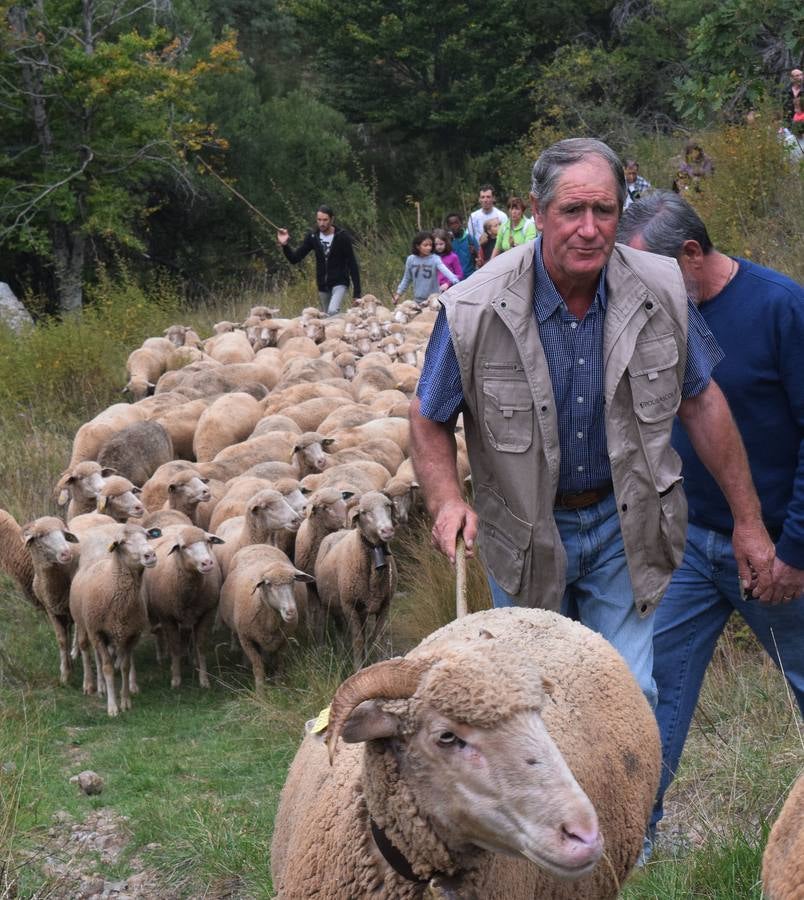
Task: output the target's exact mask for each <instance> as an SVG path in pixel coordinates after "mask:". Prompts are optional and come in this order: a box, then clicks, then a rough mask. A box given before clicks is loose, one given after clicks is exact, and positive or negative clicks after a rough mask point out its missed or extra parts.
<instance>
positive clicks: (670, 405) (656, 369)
mask: <svg viewBox="0 0 804 900" xmlns="http://www.w3.org/2000/svg"><path fill="white" fill-rule="evenodd" d="M677 364H678V347H677V345H676V340H675V337H674V336H673V335H672V334H663V335H659V336H658V337H652V338H647V339H645V340H641V341H637V342H636V346H635V347H634V354H633V356H632V357H631V361H630V362H629V363H628V375H629V378H630V382H631V395H632V397H633V401H634V412H635V413H636V414H637V416H638V417H639V418H640V419H641V420H642V421H643V422H660V421H661V420H662V419H667V418H668V417H670V416H673V415H675V413H676V411H677V410H678V406H679V403H680V402H681V385H680V384H679V383H678V377H677V375H676V365H677Z"/></svg>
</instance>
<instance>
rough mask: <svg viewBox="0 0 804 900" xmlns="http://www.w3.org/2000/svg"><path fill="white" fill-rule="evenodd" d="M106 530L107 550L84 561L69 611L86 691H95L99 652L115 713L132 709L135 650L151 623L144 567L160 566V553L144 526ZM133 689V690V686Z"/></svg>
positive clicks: (108, 704) (108, 708) (108, 698)
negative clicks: (117, 682) (143, 593)
mask: <svg viewBox="0 0 804 900" xmlns="http://www.w3.org/2000/svg"><path fill="white" fill-rule="evenodd" d="M97 531H99V532H103V533H104V537H105V539H106V552H105V554H104V555H103V556H101V557H100V558H98V559H95V560H94V561H93V562H87V561H84V562H82V564H81V565H79V567H78V571H77V572H76V574H75V577H74V578H73V581H72V585H71V586H70V614H71V615H72V617H73V621H74V622H75V633H76V643H77V645H78V649H79V650H80V651H81V660H82V662H83V666H84V693H85V694H92V693H94V691H95V684H94V683H93V679H92V663H91V661H90V657H89V649H90V647H92V649H93V650H94V651H95V658H96V662H97V665H98V685H99V688H100V682H101V675H102V676H103V683H104V686H105V689H106V711H107V713H108V714H109V715H110V716H116V715H117V714H118V713H119V712H120V710H121V709H124V710H125V709H131V696H130V695H131V693H136V689H135V685H136V682H134V685H132V683H131V680H130V675H131V663H132V651H133V649H134V645H135V644H136V643H137V641H138V640H139V637H140V635H141V634H142V632H143V631H144V630H145V628H146V627H147V625H148V617H147V615H146V613H145V605H144V604H143V602H142V598H141V597H140V587H141V583H142V573H143V569H144V568H149V567H151V566H155V565H156V554H155V553H154V551H153V548H152V547H151V546H150V544H149V543H148V541H149V538H151V537H158V536H159V530H158V529H156V530H154V531H152V532H151V533H150V534H149V533H148V532H146V531H145V529H144V528H142V527H140V526H139V525H112V526H106V527H101V528H99V529H97ZM113 658H114V660H115V661H116V662H117V663H118V664H119V666H120V673H121V678H122V687H121V690H120V705H119V706H118V703H117V698H116V696H115V688H114V662H113ZM132 688H134V689H132Z"/></svg>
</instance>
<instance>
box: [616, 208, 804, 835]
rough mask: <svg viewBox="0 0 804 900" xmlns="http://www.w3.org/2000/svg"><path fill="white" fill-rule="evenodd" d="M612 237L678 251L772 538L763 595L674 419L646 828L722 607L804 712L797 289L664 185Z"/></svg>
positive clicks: (803, 408)
mask: <svg viewBox="0 0 804 900" xmlns="http://www.w3.org/2000/svg"><path fill="white" fill-rule="evenodd" d="M618 237H619V239H620V240H621V241H623V242H625V243H628V244H630V245H631V246H632V247H634V248H636V249H637V250H649V251H651V252H653V253H660V254H662V255H663V256H671V257H673V258H674V259H676V260H677V261H678V264H679V266H680V267H681V271H682V274H683V275H684V281H685V284H686V286H687V290H688V292H689V293H690V295H691V296H692V298H693V299H694V300H695V301H696V303H697V304H698V305H699V310H700V312H701V314H702V315H703V317H704V319H705V320H706V323H707V325H708V326H709V328H710V330H711V331H712V333H713V334H714V336H715V338H716V339H717V341H718V343H719V344H720V346H721V348H722V349H723V351H724V353H725V358H724V359H723V361H722V362H721V363H720V364H719V365H718V366H717V369H716V371H715V379H716V381H717V383H718V385H719V387H720V388H721V390H722V391H723V393H724V394H725V395H726V399H727V400H728V402H729V406H730V407H731V411H732V413H733V415H734V419H735V421H736V423H737V427H738V429H739V431H740V434H741V436H742V439H743V443H744V444H745V449H746V451H747V453H748V462H749V465H750V467H751V475H752V477H753V480H754V484H755V485H756V489H757V494H758V495H759V499H760V502H761V504H762V515H763V519H764V521H765V525H766V527H767V529H768V532H769V533H770V535H771V537H772V539H773V540H774V542H775V544H776V559H775V562H774V565H773V573H772V574H773V594H772V597H771V601H770V602H769V603H764V602H760V601H759V600H757V599H755V598H754V597H752V596H751V595H750V593H749V594H746V593H745V590H744V588H745V585H740V583H739V580H738V576H737V567H736V564H735V561H734V555H733V553H732V549H731V540H730V535H731V529H732V524H733V523H732V518H731V514H730V512H729V507H728V505H727V504H726V501H725V499H724V497H723V495H722V493H721V492H720V489H719V488H718V486H717V484H715V481H714V479H713V478H712V476H711V475H709V473H708V472H707V471H706V469H705V468H704V466H703V465H702V464H701V461H700V460H699V459H698V457H697V456H696V454H695V451H694V450H693V448H692V445H691V444H690V441H689V438H688V437H687V434H686V433H685V431H684V428H683V426H682V425H681V424H680V422H678V420H676V424H675V427H674V431H673V446H674V447H675V449H676V450H677V451H678V453H679V454H680V455H681V458H682V460H683V464H684V469H683V474H684V490H685V492H686V494H687V500H688V503H689V526H688V530H687V545H686V549H685V553H684V561H683V563H682V564H681V567H680V568H679V569H677V570H676V572H675V574H674V576H673V580H672V582H671V584H670V587H669V588H668V590H667V593H666V594H665V596H664V599H663V600H662V602H661V603H660V604H659V607H658V609H657V611H656V619H655V626H654V639H653V645H654V661H653V677H654V679H655V680H656V686H657V689H658V692H659V703H658V706H657V709H656V717H657V719H658V720H659V729H660V731H661V736H662V754H663V759H664V764H663V772H662V781H661V785H660V787H659V796H658V800H657V803H656V807H655V808H654V812H653V817H652V820H651V827H652V829H653V830H655V826H656V823H657V822H658V821H659V819H661V817H662V801H663V798H664V792H665V791H666V790H667V787H668V786H669V784H670V782H671V781H672V779H673V776H674V775H675V771H676V767H677V766H678V761H679V758H680V757H681V751H682V750H683V748H684V742H685V740H686V737H687V732H688V730H689V726H690V722H691V720H692V715H693V712H694V711H695V706H696V703H697V701H698V694H699V692H700V689H701V683H702V682H703V677H704V673H705V671H706V667H707V666H708V664H709V661H710V659H711V658H712V654H713V652H714V649H715V644H716V643H717V639H718V637H719V636H720V634H721V632H722V631H723V629H724V627H725V625H726V622H727V621H728V620H729V617H730V616H731V614H732V612H733V611H734V610H737V611H739V612H740V614H741V615H742V617H743V618H744V619H745V621H746V622H747V623H748V625H749V626H750V627H751V629H752V631H753V632H754V634H756V636H757V638H758V639H759V640H760V642H761V643H762V645H763V647H764V648H765V650H767V652H768V653H769V654H770V656H771V658H772V659H773V661H774V662H775V663H776V664H777V665H781V668H782V670H783V671H784V674H785V675H786V677H787V680H788V681H789V683H790V687H791V688H792V691H793V694H794V695H795V698H796V700H797V702H798V706H799V709H800V711H801V713H802V715H804V596H802V595H804V376H803V375H802V373H804V289H802V287H801V286H800V285H798V284H797V283H796V282H795V281H792V280H791V279H789V278H787V277H785V276H784V275H781V274H780V273H779V272H774V271H773V270H772V269H767V268H764V267H763V266H758V265H756V264H755V263H753V262H749V261H747V260H745V259H738V258H732V257H729V256H726V255H725V254H723V253H720V252H718V251H717V250H715V249H714V247H713V246H712V242H711V241H710V239H709V235H708V234H707V231H706V226H705V225H704V223H703V222H702V221H701V219H700V218H699V217H698V215H697V213H696V212H695V210H694V209H693V208H692V207H691V206H690V205H689V204H688V203H687V202H686V201H684V200H683V199H681V197H679V196H678V195H677V194H674V193H671V192H670V191H656V192H654V193H652V194H650V195H649V196H647V197H645V198H643V199H642V200H640V202H639V203H636V204H634V205H633V206H631V207H630V208H629V209H628V210H627V211H626V212H625V213H624V215H623V218H622V220H621V222H620V228H619V234H618Z"/></svg>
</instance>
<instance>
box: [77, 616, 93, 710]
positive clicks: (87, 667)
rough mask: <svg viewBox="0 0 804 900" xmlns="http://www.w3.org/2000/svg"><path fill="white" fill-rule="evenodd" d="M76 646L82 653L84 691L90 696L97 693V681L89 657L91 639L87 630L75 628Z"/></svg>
mask: <svg viewBox="0 0 804 900" xmlns="http://www.w3.org/2000/svg"><path fill="white" fill-rule="evenodd" d="M75 646H76V648H77V649H78V650H79V651H80V653H81V664H82V666H83V669H84V684H83V691H84V693H85V694H86V695H87V696H89V695H90V694H94V693H95V681H94V679H93V672H92V661H91V660H90V657H89V641H88V640H87V636H86V632H84V631H82V630H81V629H79V628H78V627H76V629H75Z"/></svg>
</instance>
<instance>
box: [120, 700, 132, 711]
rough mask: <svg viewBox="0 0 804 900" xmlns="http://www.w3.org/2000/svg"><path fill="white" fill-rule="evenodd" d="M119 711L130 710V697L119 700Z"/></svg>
mask: <svg viewBox="0 0 804 900" xmlns="http://www.w3.org/2000/svg"><path fill="white" fill-rule="evenodd" d="M120 709H131V697H121V698H120Z"/></svg>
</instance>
